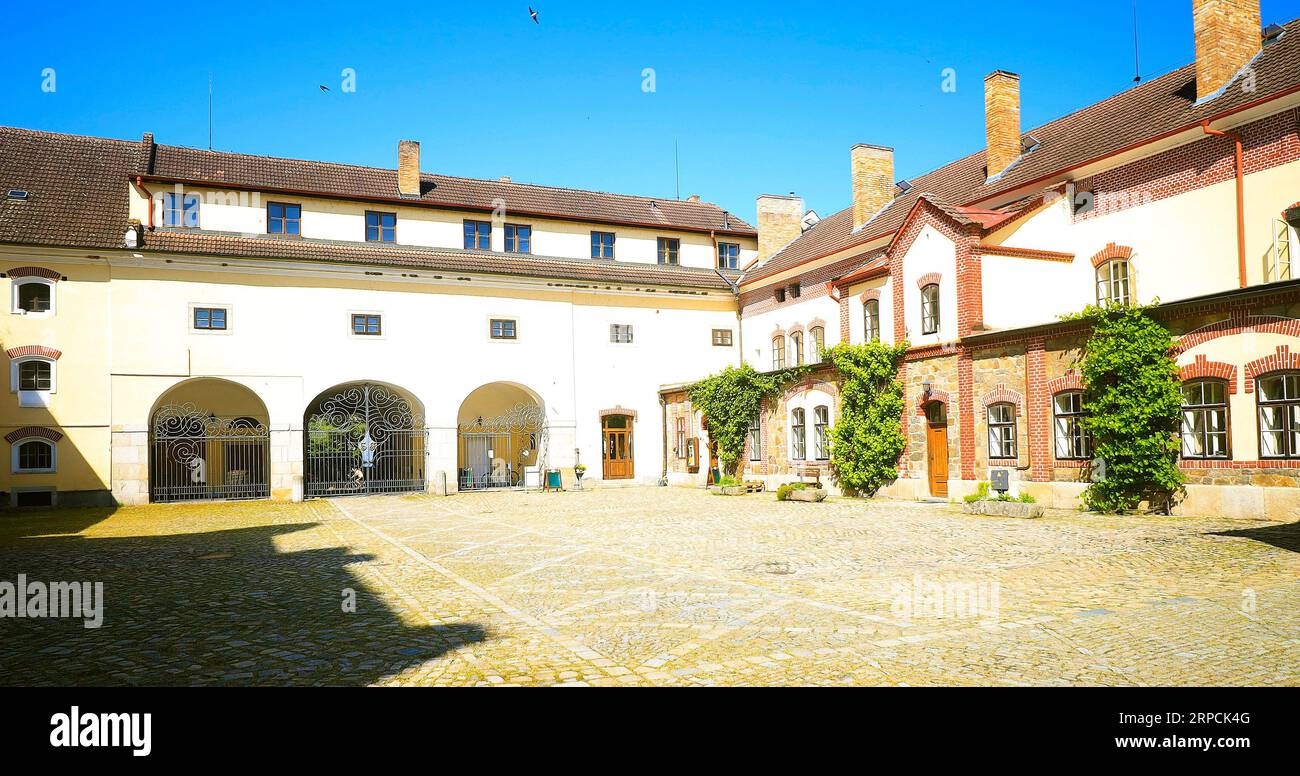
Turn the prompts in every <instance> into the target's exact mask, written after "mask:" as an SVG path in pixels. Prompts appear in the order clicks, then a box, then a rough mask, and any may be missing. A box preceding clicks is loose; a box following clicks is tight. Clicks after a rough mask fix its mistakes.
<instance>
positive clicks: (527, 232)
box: [506, 224, 533, 253]
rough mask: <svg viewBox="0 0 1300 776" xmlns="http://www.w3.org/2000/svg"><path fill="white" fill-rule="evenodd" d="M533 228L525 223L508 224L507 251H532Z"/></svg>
mask: <svg viewBox="0 0 1300 776" xmlns="http://www.w3.org/2000/svg"><path fill="white" fill-rule="evenodd" d="M532 252H533V228H532V227H531V226H527V225H524V224H506V253H532Z"/></svg>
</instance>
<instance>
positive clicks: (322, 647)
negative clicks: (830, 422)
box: [0, 488, 1300, 686]
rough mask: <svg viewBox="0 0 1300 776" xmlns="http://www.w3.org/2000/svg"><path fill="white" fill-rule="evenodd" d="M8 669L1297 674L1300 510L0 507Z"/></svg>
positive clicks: (22, 678)
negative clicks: (51, 612)
mask: <svg viewBox="0 0 1300 776" xmlns="http://www.w3.org/2000/svg"><path fill="white" fill-rule="evenodd" d="M19 574H23V575H25V576H26V578H27V579H28V580H42V581H45V582H49V581H55V580H60V581H74V580H75V581H92V582H103V584H104V598H105V604H104V612H103V617H104V620H103V625H102V627H100V628H98V629H88V628H85V627H83V623H82V621H81V620H79V619H59V620H55V619H13V618H6V619H0V645H2V646H0V684H5V685H64V684H92V685H160V684H161V685H249V684H263V685H317V684H323V685H552V684H573V685H679V686H689V685H750V684H761V685H803V684H816V685H1169V684H1192V685H1218V684H1229V685H1238V684H1240V685H1297V684H1300V524H1297V523H1289V524H1277V523H1276V522H1265V521H1243V520H1227V519H1214V518H1160V517H1103V516H1094V515H1084V514H1079V513H1070V512H1049V513H1048V515H1047V516H1046V517H1045V518H1043V519H1039V520H1015V519H1005V518H993V517H975V516H969V515H965V514H963V513H962V512H961V510H960V508H959V506H957V505H953V504H919V503H904V502H890V501H861V500H848V499H831V500H829V501H827V502H825V503H823V504H799V503H780V502H777V501H775V499H774V498H773V497H772V495H771V494H759V495H751V496H742V497H732V498H724V497H716V496H711V495H709V494H707V493H704V492H701V491H698V490H689V489H677V488H618V489H615V488H610V489H600V490H592V491H588V492H567V493H558V494H557V493H522V492H507V493H475V494H465V495H459V496H455V497H452V498H437V497H433V496H425V495H417V496H389V497H373V498H350V499H338V500H331V501H310V502H307V503H303V504H289V503H272V502H244V503H227V504H197V505H196V504H173V505H159V506H145V507H124V508H120V509H116V510H94V509H87V510H55V511H31V512H9V513H6V514H4V515H3V516H2V517H0V581H4V582H10V583H13V582H15V580H16V578H17V576H18V575H19Z"/></svg>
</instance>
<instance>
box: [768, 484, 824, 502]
mask: <svg viewBox="0 0 1300 776" xmlns="http://www.w3.org/2000/svg"><path fill="white" fill-rule="evenodd" d="M776 500H777V501H806V502H809V503H816V502H818V501H825V500H826V489H825V488H823V487H819V486H818V484H813V485H809V484H808V483H806V482H791V483H789V484H788V485H782V486H781V487H779V488H777V489H776Z"/></svg>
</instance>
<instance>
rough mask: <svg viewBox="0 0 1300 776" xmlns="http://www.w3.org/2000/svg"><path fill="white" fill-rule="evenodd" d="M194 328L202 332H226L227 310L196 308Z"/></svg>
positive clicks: (222, 308)
mask: <svg viewBox="0 0 1300 776" xmlns="http://www.w3.org/2000/svg"><path fill="white" fill-rule="evenodd" d="M194 328H195V329H198V330H200V331H225V330H226V308H224V307H195V308H194Z"/></svg>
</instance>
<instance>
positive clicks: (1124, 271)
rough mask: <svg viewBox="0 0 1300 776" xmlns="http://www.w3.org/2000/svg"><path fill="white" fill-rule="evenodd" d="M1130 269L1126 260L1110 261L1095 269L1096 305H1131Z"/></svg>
mask: <svg viewBox="0 0 1300 776" xmlns="http://www.w3.org/2000/svg"><path fill="white" fill-rule="evenodd" d="M1129 270H1130V267H1129V262H1128V259H1111V260H1110V261H1107V262H1103V263H1102V264H1100V265H1099V266H1098V267H1097V304H1098V306H1101V307H1105V306H1107V305H1120V306H1123V307H1127V306H1129V305H1130V304H1132V301H1133V297H1132V289H1131V284H1130V282H1129V275H1130V271H1129Z"/></svg>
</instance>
